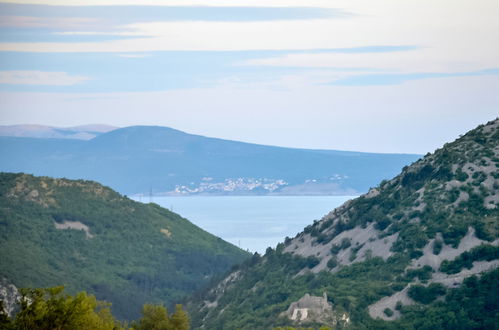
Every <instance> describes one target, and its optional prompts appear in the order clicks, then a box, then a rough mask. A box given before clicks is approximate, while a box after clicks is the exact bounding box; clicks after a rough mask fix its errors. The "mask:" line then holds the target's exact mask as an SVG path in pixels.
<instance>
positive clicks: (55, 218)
mask: <svg viewBox="0 0 499 330" xmlns="http://www.w3.org/2000/svg"><path fill="white" fill-rule="evenodd" d="M248 256H249V254H248V253H247V252H244V251H242V250H240V249H239V248H237V247H235V246H233V245H231V244H229V243H227V242H225V241H223V240H221V239H220V238H218V237H215V236H213V235H211V234H209V233H207V232H205V231H204V230H202V229H200V228H198V227H196V226H195V225H193V224H192V223H190V222H189V221H188V220H186V219H184V218H182V217H181V216H179V215H178V214H175V213H173V212H170V211H168V210H166V209H163V208H161V207H159V206H158V205H156V204H142V203H137V202H134V201H132V200H130V199H128V198H127V197H126V196H122V195H120V194H118V193H116V192H115V191H113V190H111V189H110V188H107V187H105V186H102V185H100V184H98V183H96V182H91V181H83V180H78V181H74V180H66V179H53V178H49V177H34V176H31V175H26V174H12V173H0V279H1V281H0V289H1V290H0V296H5V297H7V298H8V297H11V296H12V294H10V292H11V291H12V288H13V287H14V286H15V287H17V288H23V287H49V286H59V285H65V286H66V289H67V290H68V291H69V292H70V293H75V292H79V291H82V290H85V291H87V292H88V293H91V294H95V295H96V296H97V298H98V299H100V300H107V301H109V302H111V303H112V304H113V306H112V309H113V314H114V315H116V316H117V317H119V318H121V319H134V318H136V317H137V316H138V314H139V311H140V308H141V307H142V305H143V304H144V303H145V302H156V303H159V302H161V303H165V304H167V305H171V304H173V303H175V302H178V301H179V300H181V299H183V298H184V297H185V296H186V295H188V294H190V293H192V292H193V291H195V290H196V289H198V288H199V287H201V286H202V285H203V284H206V283H207V282H208V281H209V280H210V279H211V278H212V277H213V276H215V275H218V274H221V273H223V272H225V271H227V270H228V269H229V268H230V267H231V266H232V265H233V264H236V263H239V262H241V261H243V260H245V259H246V258H247V257H248ZM13 285H14V286H13ZM4 293H5V294H4ZM7 300H9V301H10V300H12V299H11V298H8V299H7ZM6 305H7V303H6Z"/></svg>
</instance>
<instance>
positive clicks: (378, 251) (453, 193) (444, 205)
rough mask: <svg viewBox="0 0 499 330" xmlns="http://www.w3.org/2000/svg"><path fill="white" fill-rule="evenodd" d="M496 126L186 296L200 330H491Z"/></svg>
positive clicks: (498, 285) (497, 207) (497, 230)
mask: <svg viewBox="0 0 499 330" xmlns="http://www.w3.org/2000/svg"><path fill="white" fill-rule="evenodd" d="M498 168H499V119H495V120H493V121H491V122H489V123H487V124H486V125H480V126H479V127H477V128H476V129H474V130H472V131H470V132H468V133H466V134H465V135H463V136H462V137H460V138H459V139H457V140H456V141H454V142H452V143H447V144H445V145H444V146H443V147H442V148H441V149H438V150H436V151H435V152H434V153H432V154H430V153H429V154H427V155H426V156H425V157H423V158H421V159H420V160H418V161H417V162H415V163H413V164H412V165H410V166H406V167H404V168H403V170H402V172H401V173H400V174H399V175H397V176H395V177H394V178H392V179H390V180H383V181H381V183H380V184H379V185H378V186H377V187H374V188H372V189H371V190H370V191H369V192H368V193H366V194H364V195H362V196H360V197H358V198H356V199H353V200H351V201H349V202H346V203H345V204H343V205H342V206H340V207H339V208H337V209H335V210H333V211H331V212H330V213H329V214H328V215H326V216H325V217H324V218H322V219H321V220H320V221H316V222H314V223H312V224H310V225H309V226H307V227H306V228H305V229H304V231H303V232H301V233H299V234H297V235H296V236H295V237H293V238H289V237H287V238H285V239H284V241H283V242H282V243H280V244H278V245H277V247H276V248H275V249H272V248H268V249H267V251H266V253H265V255H263V256H260V255H258V254H255V255H254V256H253V257H252V258H251V259H249V260H247V261H246V262H244V263H243V264H242V265H240V266H239V267H237V268H234V269H233V270H232V271H231V272H229V273H227V274H226V275H225V276H223V277H222V278H221V279H220V280H219V281H218V282H214V283H213V284H212V285H211V286H209V287H207V288H206V289H205V290H204V291H203V292H201V293H198V294H197V295H196V296H195V297H193V298H192V299H191V300H190V303H189V309H190V311H191V315H192V317H193V327H194V328H196V329H197V328H200V329H292V328H289V327H300V328H302V327H312V328H315V329H317V328H319V327H321V326H329V327H333V328H348V329H497V324H498V318H497V317H498V315H499V300H498V299H497V297H499V269H498V266H499V171H498Z"/></svg>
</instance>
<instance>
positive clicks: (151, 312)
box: [133, 304, 173, 330]
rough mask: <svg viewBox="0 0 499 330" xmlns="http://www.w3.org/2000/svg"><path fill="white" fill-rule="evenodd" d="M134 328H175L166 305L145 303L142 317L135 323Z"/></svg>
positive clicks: (138, 329)
mask: <svg viewBox="0 0 499 330" xmlns="http://www.w3.org/2000/svg"><path fill="white" fill-rule="evenodd" d="M133 329H134V330H170V329H173V327H172V324H171V322H170V319H169V317H168V311H167V309H166V307H164V306H161V305H159V306H157V305H149V304H145V305H144V307H142V317H141V318H140V320H139V321H138V322H137V323H135V324H134V325H133Z"/></svg>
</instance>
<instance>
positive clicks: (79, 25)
mask: <svg viewBox="0 0 499 330" xmlns="http://www.w3.org/2000/svg"><path fill="white" fill-rule="evenodd" d="M100 22H101V20H99V19H96V18H87V17H57V18H54V17H32V16H3V17H2V20H0V27H10V28H44V29H50V30H57V29H64V30H88V29H90V28H91V29H97V28H102V26H101V25H100V24H99V23H100Z"/></svg>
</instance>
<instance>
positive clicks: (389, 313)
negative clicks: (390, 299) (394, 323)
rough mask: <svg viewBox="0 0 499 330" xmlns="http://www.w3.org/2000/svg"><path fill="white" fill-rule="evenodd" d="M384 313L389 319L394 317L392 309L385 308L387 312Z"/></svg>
mask: <svg viewBox="0 0 499 330" xmlns="http://www.w3.org/2000/svg"><path fill="white" fill-rule="evenodd" d="M383 313H384V314H385V315H386V316H388V317H391V316H393V311H392V310H391V309H390V308H385V310H384V311H383Z"/></svg>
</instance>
